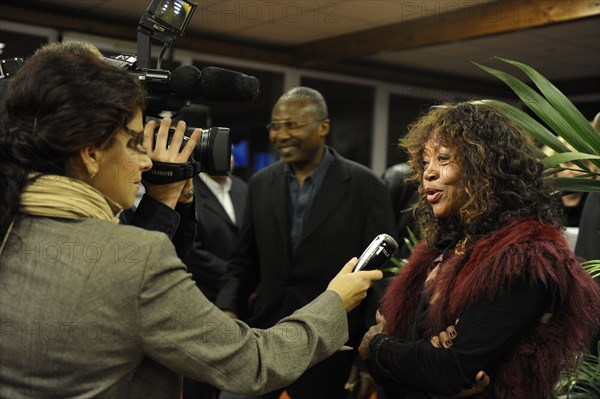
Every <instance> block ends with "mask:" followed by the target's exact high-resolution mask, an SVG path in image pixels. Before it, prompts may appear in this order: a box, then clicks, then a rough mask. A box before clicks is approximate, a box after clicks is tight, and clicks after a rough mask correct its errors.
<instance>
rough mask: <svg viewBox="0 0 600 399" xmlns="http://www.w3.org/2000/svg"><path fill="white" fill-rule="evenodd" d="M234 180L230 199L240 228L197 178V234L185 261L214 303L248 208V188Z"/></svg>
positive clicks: (195, 188) (236, 178) (243, 183)
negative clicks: (246, 206)
mask: <svg viewBox="0 0 600 399" xmlns="http://www.w3.org/2000/svg"><path fill="white" fill-rule="evenodd" d="M231 180H232V184H231V192H230V196H231V202H232V203H233V209H234V211H235V218H236V222H237V225H236V224H234V223H233V222H232V221H231V219H230V218H229V216H227V213H226V212H225V209H223V207H222V206H221V204H220V203H219V200H218V199H217V198H216V197H215V196H214V194H213V193H212V192H211V191H210V189H209V188H208V186H207V185H206V183H204V182H203V181H202V180H201V179H200V177H199V176H195V177H194V192H195V196H196V198H195V202H196V204H195V207H196V222H197V223H196V234H195V237H194V242H193V245H192V247H191V248H190V250H189V251H188V252H187V253H186V254H185V256H184V257H183V260H184V263H185V264H186V266H187V268H188V271H189V272H190V273H192V275H193V277H194V280H195V281H196V285H197V286H198V287H199V288H200V290H201V291H202V292H203V293H204V295H205V296H206V297H207V298H208V299H209V300H211V301H214V299H215V297H216V296H217V292H218V290H219V284H220V280H221V277H222V276H223V274H225V271H226V270H227V260H228V259H229V256H230V255H231V252H232V251H233V248H234V247H235V242H236V239H237V236H238V226H239V225H240V223H241V220H242V217H243V215H244V210H245V205H246V193H247V191H248V185H247V184H246V182H245V181H243V180H242V179H240V178H239V177H237V176H231Z"/></svg>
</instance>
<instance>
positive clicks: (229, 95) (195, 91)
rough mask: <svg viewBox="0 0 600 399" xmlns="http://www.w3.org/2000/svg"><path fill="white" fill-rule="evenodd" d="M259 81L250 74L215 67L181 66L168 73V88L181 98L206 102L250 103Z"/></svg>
mask: <svg viewBox="0 0 600 399" xmlns="http://www.w3.org/2000/svg"><path fill="white" fill-rule="evenodd" d="M259 86H260V83H259V82H258V79H256V78H255V77H254V76H249V75H245V74H243V73H241V72H235V71H230V70H228V69H223V68H217V67H206V68H204V69H202V71H200V70H199V69H198V68H196V67H195V66H193V65H182V66H180V67H178V68H175V70H173V72H172V73H171V80H170V82H169V88H170V89H171V90H172V91H173V93H174V94H175V95H177V96H178V97H180V98H182V99H186V100H192V99H194V98H197V97H202V98H204V99H205V100H208V101H236V102H251V101H254V100H255V99H256V97H257V96H258V92H259Z"/></svg>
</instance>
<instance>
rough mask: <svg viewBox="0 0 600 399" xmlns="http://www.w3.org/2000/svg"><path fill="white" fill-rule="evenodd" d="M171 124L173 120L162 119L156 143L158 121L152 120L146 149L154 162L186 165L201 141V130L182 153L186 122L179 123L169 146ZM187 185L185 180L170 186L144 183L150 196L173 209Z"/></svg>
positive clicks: (145, 136)
mask: <svg viewBox="0 0 600 399" xmlns="http://www.w3.org/2000/svg"><path fill="white" fill-rule="evenodd" d="M171 122H172V121H171V118H168V117H167V118H163V119H162V121H161V122H160V126H159V128H158V133H157V134H156V142H155V140H154V132H155V130H156V121H154V120H151V121H149V122H148V123H146V126H145V128H144V148H145V149H146V152H147V154H148V155H149V156H150V159H152V161H153V162H168V163H185V162H187V161H188V159H189V158H190V156H191V155H192V152H193V151H194V148H196V144H197V143H198V140H199V139H200V129H196V130H194V133H193V134H192V135H191V136H190V138H189V140H188V141H187V142H186V144H185V147H183V149H181V151H180V148H181V144H182V143H183V136H184V133H185V129H186V124H185V122H184V121H179V122H178V123H177V127H176V128H175V133H174V134H173V138H172V139H171V143H170V144H169V140H168V138H169V128H170V127H171ZM185 185H186V181H185V180H182V181H179V182H175V183H169V184H149V183H148V182H144V187H145V188H146V193H148V195H150V196H151V197H152V198H154V199H156V200H157V201H160V202H162V203H164V204H165V205H167V206H169V207H171V208H173V209H175V206H176V205H177V201H179V200H180V197H181V195H182V194H183V192H184V186H185ZM188 191H189V190H188Z"/></svg>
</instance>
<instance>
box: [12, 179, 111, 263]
mask: <svg viewBox="0 0 600 399" xmlns="http://www.w3.org/2000/svg"><path fill="white" fill-rule="evenodd" d="M38 175H39V174H36V173H31V174H29V176H28V177H29V179H34V178H35V177H36V176H38ZM111 205H112V208H114V209H117V214H118V212H120V211H121V210H122V208H121V206H120V205H119V204H117V203H116V202H114V201H112V200H111V199H110V198H107V197H105V196H103V195H102V193H101V192H100V191H98V190H96V189H95V188H93V187H92V186H90V185H88V184H86V183H84V182H82V181H81V180H77V179H74V178H70V177H66V176H59V175H41V176H39V177H38V178H37V179H35V180H34V181H33V182H32V183H29V184H28V185H26V186H25V188H24V189H23V192H22V193H21V212H22V213H25V214H28V215H36V216H48V217H56V218H66V219H79V218H93V219H100V220H108V221H110V222H113V223H119V218H118V217H116V216H115V213H114V212H113V211H112V209H111ZM14 224H15V221H14V220H13V221H12V222H11V224H10V226H8V230H7V231H6V234H5V235H4V239H3V240H2V243H1V244H0V254H2V252H3V250H4V247H5V246H6V243H7V241H8V237H9V235H10V233H11V231H12V229H13V226H14Z"/></svg>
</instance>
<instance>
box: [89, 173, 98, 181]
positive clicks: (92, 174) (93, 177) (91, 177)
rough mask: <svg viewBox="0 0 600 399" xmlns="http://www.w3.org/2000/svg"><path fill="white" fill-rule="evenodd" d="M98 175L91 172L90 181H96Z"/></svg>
mask: <svg viewBox="0 0 600 399" xmlns="http://www.w3.org/2000/svg"><path fill="white" fill-rule="evenodd" d="M96 174H97V172H90V173H89V176H90V179H92V180H94V179H95V178H96Z"/></svg>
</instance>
